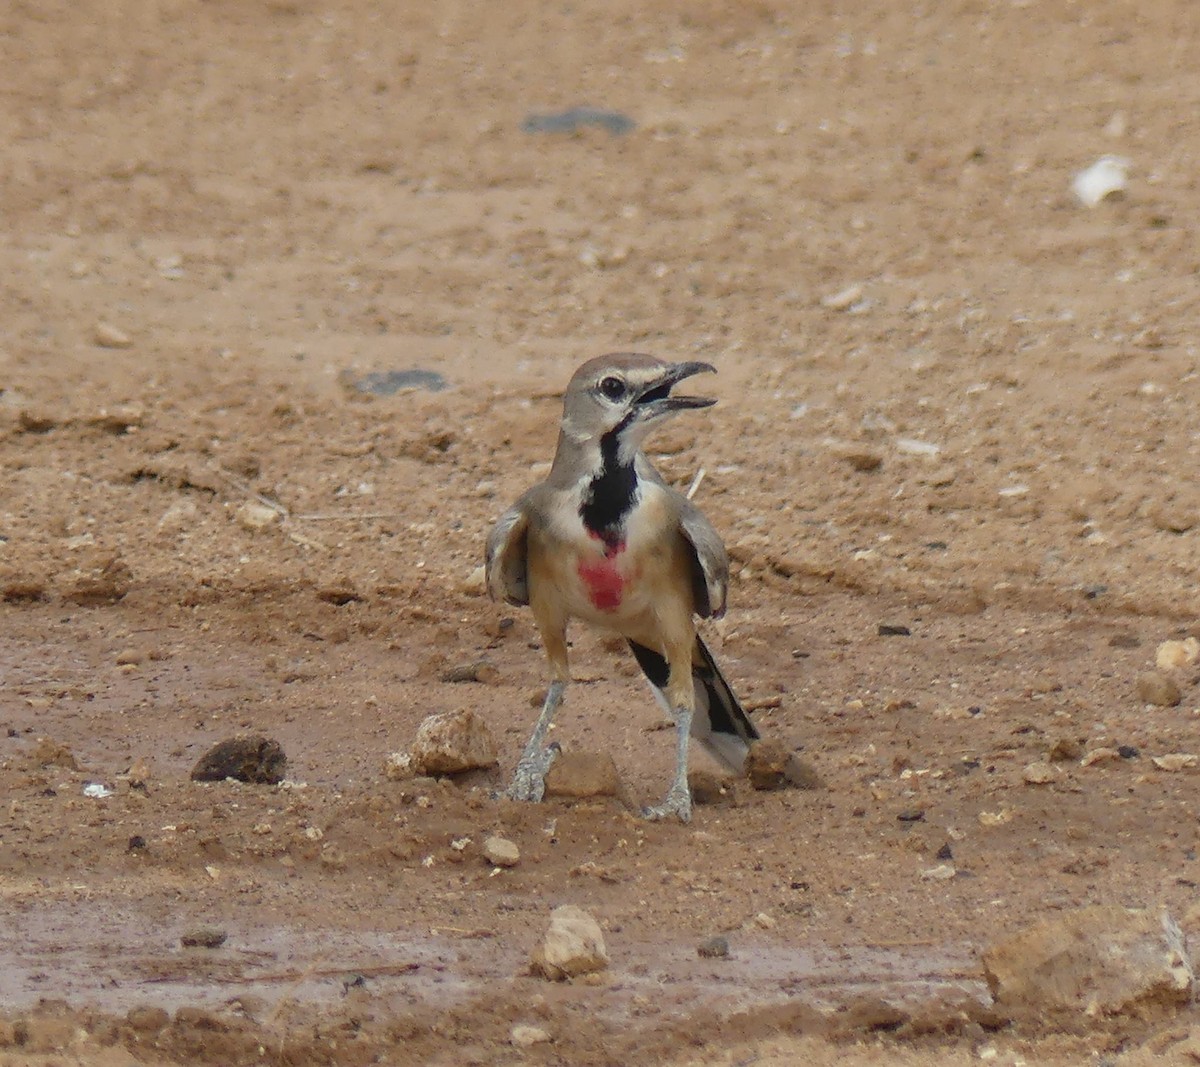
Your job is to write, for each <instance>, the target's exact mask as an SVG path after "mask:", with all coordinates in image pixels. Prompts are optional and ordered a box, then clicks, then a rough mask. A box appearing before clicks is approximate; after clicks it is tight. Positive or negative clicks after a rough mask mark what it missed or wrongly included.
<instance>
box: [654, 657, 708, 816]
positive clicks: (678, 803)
mask: <svg viewBox="0 0 1200 1067" xmlns="http://www.w3.org/2000/svg"><path fill="white" fill-rule="evenodd" d="M667 662H668V664H670V671H671V673H670V678H669V679H668V681H667V699H668V700H669V701H670V703H671V707H672V708H673V709H674V711H673V712H672V717H673V718H674V719H675V777H674V778H673V779H672V781H671V788H670V789H668V790H667V795H666V798H665V799H664V800H663V802H662V803H661V804H658V805H656V806H655V807H652V808H647V809H646V810H645V811H644V812H643V814H644V815H645V816H646V818H647V819H665V818H667V817H669V816H671V815H674V816H675V818H677V819H678V820H679V821H680V822H689V821H690V820H691V818H692V792H691V790H690V789H689V788H688V776H687V765H688V740H689V739H690V737H691V734H692V706H693V704H694V703H695V700H696V691H695V685H694V683H693V682H692V654H691V645H690V644H687V643H685V644H683V645H682V647H680V648H677V649H674V650H672V651H670V652H669V654H668V656H667Z"/></svg>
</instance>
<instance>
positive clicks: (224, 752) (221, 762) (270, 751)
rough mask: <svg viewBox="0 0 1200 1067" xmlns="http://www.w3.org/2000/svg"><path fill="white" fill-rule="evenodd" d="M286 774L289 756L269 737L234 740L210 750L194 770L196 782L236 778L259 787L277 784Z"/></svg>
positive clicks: (230, 739)
mask: <svg viewBox="0 0 1200 1067" xmlns="http://www.w3.org/2000/svg"><path fill="white" fill-rule="evenodd" d="M286 772H287V756H286V755H284V752H283V748H282V747H281V746H280V744H279V742H278V741H272V740H271V739H270V738H268V737H260V736H252V737H231V738H229V739H228V740H226V741H221V742H220V743H219V744H216V745H214V746H213V747H212V748H210V749H209V750H208V751H207V752H206V753H205V754H204V755H203V756H201V757H200V759H199V761H198V762H197V763H196V766H195V767H193V768H192V781H193V782H223V781H225V779H226V778H235V779H236V780H237V781H239V782H251V783H254V784H256V785H276V784H278V783H279V782H282V781H283V776H284V774H285V773H286Z"/></svg>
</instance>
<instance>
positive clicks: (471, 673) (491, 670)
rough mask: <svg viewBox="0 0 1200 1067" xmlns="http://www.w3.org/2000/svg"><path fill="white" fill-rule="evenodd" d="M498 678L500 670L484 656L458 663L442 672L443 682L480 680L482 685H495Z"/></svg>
mask: <svg viewBox="0 0 1200 1067" xmlns="http://www.w3.org/2000/svg"><path fill="white" fill-rule="evenodd" d="M499 680H500V672H499V671H498V670H496V668H495V666H494V665H493V664H492V662H491V660H489V659H488V658H487V657H486V656H485V657H484V658H483V659H477V660H472V661H471V662H470V663H460V664H459V665H458V666H457V667H451V668H450V669H449V670H448V671H445V672H443V674H442V681H443V682H482V683H483V684H484V685H495V684H496V682H498V681H499Z"/></svg>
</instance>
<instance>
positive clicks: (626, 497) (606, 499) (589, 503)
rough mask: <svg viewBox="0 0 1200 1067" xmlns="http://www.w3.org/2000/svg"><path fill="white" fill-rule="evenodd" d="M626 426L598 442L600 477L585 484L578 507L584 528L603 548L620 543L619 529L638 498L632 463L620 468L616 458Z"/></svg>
mask: <svg viewBox="0 0 1200 1067" xmlns="http://www.w3.org/2000/svg"><path fill="white" fill-rule="evenodd" d="M627 421H628V420H627ZM625 426H626V423H624V422H623V423H621V425H619V426H617V427H616V428H614V429H612V430H609V431H608V433H606V434H605V435H604V436H603V437H601V438H600V459H601V466H600V473H599V474H598V475H596V477H595V478H593V479H592V480H591V481H590V482H589V483H588V488H587V494H586V495H585V496H584V498H583V503H582V504H581V505H580V506H579V517H580V518H581V519H583V525H584V527H586V529H587V530H588V531H589V532H590V533H593V534H595V535H596V536H597V537H599V538H600V539H601V540H602V541H604V543H605V544H606V545H613V544H616V543H617V542H619V541H620V540H622V538H621V527H622V525H623V524H624V521H625V516H626V515H628V514H629V512H630V511H632V510H633V504H634V500H635V498H636V497H637V484H638V479H637V472H636V471H635V470H634V469H633V464H632V463H628V464H622V463H621V460H620V456H619V454H618V453H619V448H620V436H621V433H622V432H623V431H624V429H625Z"/></svg>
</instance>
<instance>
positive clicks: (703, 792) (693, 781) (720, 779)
mask: <svg viewBox="0 0 1200 1067" xmlns="http://www.w3.org/2000/svg"><path fill="white" fill-rule="evenodd" d="M688 792H690V793H691V794H692V803H693V804H697V805H709V806H711V805H713V804H733V803H734V802H735V801H736V799H737V798H736V796H735V794H734V790H733V781H732V779H730V778H727V777H725V776H724V775H722V774H718V773H717V772H715V771H710V770H708V769H707V768H706V767H693V768H691V769H690V770H689V771H688Z"/></svg>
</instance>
